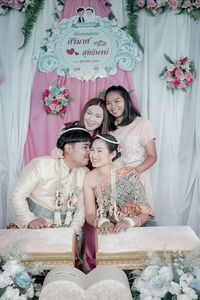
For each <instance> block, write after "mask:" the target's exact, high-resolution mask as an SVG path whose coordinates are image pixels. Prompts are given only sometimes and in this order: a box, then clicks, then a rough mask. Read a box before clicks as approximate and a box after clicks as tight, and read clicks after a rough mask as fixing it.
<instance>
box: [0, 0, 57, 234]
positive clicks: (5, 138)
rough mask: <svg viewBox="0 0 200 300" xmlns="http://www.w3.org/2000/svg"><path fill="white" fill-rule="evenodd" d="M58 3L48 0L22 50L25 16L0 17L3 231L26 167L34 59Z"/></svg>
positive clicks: (0, 211) (15, 13)
mask: <svg viewBox="0 0 200 300" xmlns="http://www.w3.org/2000/svg"><path fill="white" fill-rule="evenodd" d="M56 5H57V1H56V0H54V1H46V3H45V7H44V9H43V10H42V11H41V13H40V15H39V18H38V22H37V24H36V25H35V26H34V30H33V33H32V36H31V40H30V42H29V44H28V46H27V47H26V48H25V49H23V50H18V48H19V47H20V46H21V45H22V43H23V35H22V33H21V27H22V25H23V21H24V13H21V12H18V11H16V10H12V11H10V12H9V13H8V14H6V15H4V16H0V40H1V44H0V75H1V76H2V77H3V82H2V84H1V85H0V228H4V227H5V226H6V225H7V224H8V223H9V222H10V221H13V220H14V213H13V210H12V208H11V205H10V202H9V199H8V195H9V193H10V190H11V188H12V186H13V185H14V183H15V182H16V179H17V177H18V176H19V174H20V172H21V169H22V167H23V165H24V159H23V153H24V143H25V140H26V134H27V129H28V121H29V106H30V93H31V86H32V80H33V76H34V73H35V69H36V66H35V65H34V64H33V63H32V61H31V59H32V56H33V54H35V53H36V51H38V49H39V47H40V41H41V38H42V37H43V36H45V34H46V31H45V30H46V29H48V28H50V27H52V24H53V22H54V20H55V16H54V15H53V12H54V11H55V7H56Z"/></svg>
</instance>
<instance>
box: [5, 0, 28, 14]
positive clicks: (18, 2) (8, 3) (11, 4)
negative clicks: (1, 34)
mask: <svg viewBox="0 0 200 300" xmlns="http://www.w3.org/2000/svg"><path fill="white" fill-rule="evenodd" d="M32 2H33V0H1V1H0V15H4V14H5V13H6V12H7V11H8V10H9V9H18V10H19V11H23V12H25V11H26V10H27V9H29V7H30V6H31V5H32Z"/></svg>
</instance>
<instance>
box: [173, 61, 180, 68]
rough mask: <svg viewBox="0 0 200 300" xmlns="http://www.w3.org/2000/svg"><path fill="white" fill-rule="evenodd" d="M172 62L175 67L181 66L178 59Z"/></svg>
mask: <svg viewBox="0 0 200 300" xmlns="http://www.w3.org/2000/svg"><path fill="white" fill-rule="evenodd" d="M174 64H175V66H176V67H177V68H180V66H181V62H180V60H176V61H175V63H174Z"/></svg>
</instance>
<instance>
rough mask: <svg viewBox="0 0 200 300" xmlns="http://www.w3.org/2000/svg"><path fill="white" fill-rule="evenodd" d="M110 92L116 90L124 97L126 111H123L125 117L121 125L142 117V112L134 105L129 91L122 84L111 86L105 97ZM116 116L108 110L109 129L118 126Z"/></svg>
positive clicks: (114, 128)
mask: <svg viewBox="0 0 200 300" xmlns="http://www.w3.org/2000/svg"><path fill="white" fill-rule="evenodd" d="M110 92H116V93H118V94H120V96H121V97H123V99H124V112H123V119H122V121H121V123H120V124H119V125H120V126H126V125H128V124H130V123H131V122H133V121H134V120H135V118H136V117H137V116H138V117H141V114H140V112H139V111H138V110H137V109H136V108H135V107H134V105H133V102H132V100H131V97H130V95H129V93H128V91H127V90H126V89H125V88H124V87H123V86H121V85H118V86H115V85H112V86H110V87H109V88H108V89H107V90H106V93H105V99H106V97H107V95H108V94H109V93H110ZM115 119H116V118H115V117H113V115H111V114H110V113H109V112H108V124H109V130H116V129H117V126H116V125H115V123H114V121H115Z"/></svg>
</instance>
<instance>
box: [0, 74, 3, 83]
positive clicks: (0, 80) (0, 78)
mask: <svg viewBox="0 0 200 300" xmlns="http://www.w3.org/2000/svg"><path fill="white" fill-rule="evenodd" d="M2 81H3V78H2V77H1V76H0V85H1V84H2Z"/></svg>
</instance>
